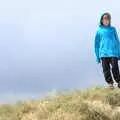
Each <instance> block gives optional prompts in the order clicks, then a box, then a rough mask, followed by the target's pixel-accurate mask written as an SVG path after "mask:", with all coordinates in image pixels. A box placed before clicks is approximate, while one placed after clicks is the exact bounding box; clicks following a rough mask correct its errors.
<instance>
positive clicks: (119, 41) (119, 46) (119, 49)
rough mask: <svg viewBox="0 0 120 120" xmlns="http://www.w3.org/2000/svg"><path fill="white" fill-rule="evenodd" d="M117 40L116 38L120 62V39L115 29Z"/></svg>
mask: <svg viewBox="0 0 120 120" xmlns="http://www.w3.org/2000/svg"><path fill="white" fill-rule="evenodd" d="M114 29H115V28H114ZM115 38H116V41H117V44H118V45H117V47H118V48H117V50H118V59H119V60H120V40H119V37H118V34H117V31H116V29H115Z"/></svg>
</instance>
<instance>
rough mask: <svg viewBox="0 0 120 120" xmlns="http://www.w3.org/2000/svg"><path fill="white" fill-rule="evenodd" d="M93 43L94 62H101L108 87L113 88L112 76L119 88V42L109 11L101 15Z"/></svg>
mask: <svg viewBox="0 0 120 120" xmlns="http://www.w3.org/2000/svg"><path fill="white" fill-rule="evenodd" d="M94 43H95V44H94V45H95V46H94V47H95V55H96V62H97V63H101V62H102V68H103V74H104V78H105V81H106V82H107V83H108V86H109V88H114V86H113V83H114V82H113V78H114V80H115V81H116V82H117V87H118V88H120V73H119V66H118V60H119V58H120V43H119V38H118V35H117V32H116V28H115V27H113V26H111V15H110V14H109V13H104V14H103V15H102V16H101V19H100V25H99V28H98V30H97V32H96V36H95V42H94ZM110 65H111V67H110ZM111 74H112V75H113V78H112V75H111Z"/></svg>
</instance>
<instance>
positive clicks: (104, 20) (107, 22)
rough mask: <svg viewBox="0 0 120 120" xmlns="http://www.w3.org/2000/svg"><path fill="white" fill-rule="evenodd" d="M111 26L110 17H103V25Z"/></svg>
mask: <svg viewBox="0 0 120 120" xmlns="http://www.w3.org/2000/svg"><path fill="white" fill-rule="evenodd" d="M109 24H110V18H109V16H108V15H104V16H103V25H104V26H108V25H109Z"/></svg>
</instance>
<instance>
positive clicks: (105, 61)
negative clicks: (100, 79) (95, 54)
mask: <svg viewBox="0 0 120 120" xmlns="http://www.w3.org/2000/svg"><path fill="white" fill-rule="evenodd" d="M101 60H102V68H103V74H104V78H105V80H106V82H107V83H112V84H113V79H112V75H111V72H110V59H109V58H108V57H102V58H101Z"/></svg>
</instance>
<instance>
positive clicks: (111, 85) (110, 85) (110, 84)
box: [108, 83, 120, 89]
mask: <svg viewBox="0 0 120 120" xmlns="http://www.w3.org/2000/svg"><path fill="white" fill-rule="evenodd" d="M119 87H120V83H119ZM108 88H110V89H114V86H113V84H112V83H108Z"/></svg>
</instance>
